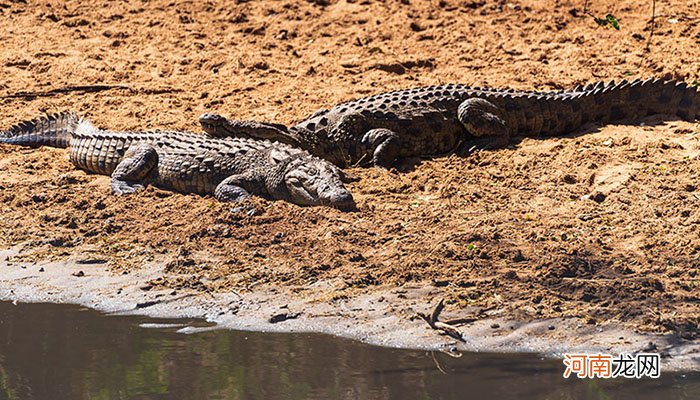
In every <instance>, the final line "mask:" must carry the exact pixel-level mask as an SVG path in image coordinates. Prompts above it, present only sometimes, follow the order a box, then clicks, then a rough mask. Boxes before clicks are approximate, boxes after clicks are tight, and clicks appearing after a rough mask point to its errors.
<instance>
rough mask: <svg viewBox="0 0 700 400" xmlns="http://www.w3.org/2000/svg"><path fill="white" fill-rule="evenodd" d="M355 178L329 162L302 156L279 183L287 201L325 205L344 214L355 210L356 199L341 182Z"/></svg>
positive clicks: (288, 167) (287, 170)
mask: <svg viewBox="0 0 700 400" xmlns="http://www.w3.org/2000/svg"><path fill="white" fill-rule="evenodd" d="M353 180H356V178H355V177H354V176H351V175H349V174H346V173H345V172H344V171H343V170H341V169H340V168H338V167H336V166H335V165H333V164H331V163H329V162H328V161H325V160H322V159H319V158H316V157H311V156H304V157H299V158H296V159H295V160H293V161H291V162H290V163H289V164H288V165H287V168H286V170H285V172H284V177H283V179H282V183H283V185H284V186H285V189H286V190H285V192H287V193H288V195H289V197H290V198H289V199H287V200H289V201H291V202H292V203H295V204H299V205H304V206H316V205H322V206H328V207H334V208H337V209H339V210H343V211H350V210H354V209H355V208H356V207H355V200H354V199H353V198H352V194H351V193H350V191H348V189H346V188H345V185H344V184H343V183H344V182H351V181H353Z"/></svg>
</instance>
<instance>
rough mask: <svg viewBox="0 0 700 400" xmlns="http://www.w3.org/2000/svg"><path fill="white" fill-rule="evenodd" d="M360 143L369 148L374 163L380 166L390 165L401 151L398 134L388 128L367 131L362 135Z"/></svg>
mask: <svg viewBox="0 0 700 400" xmlns="http://www.w3.org/2000/svg"><path fill="white" fill-rule="evenodd" d="M362 144H364V145H365V146H367V147H368V148H369V149H370V153H371V154H372V162H373V163H374V165H375V166H377V167H382V168H390V167H392V166H393V164H394V161H396V159H397V158H398V157H399V153H400V151H401V146H400V143H399V137H398V135H397V134H396V133H395V132H393V131H391V130H389V129H382V128H378V129H371V130H369V131H367V133H365V135H364V136H363V137H362Z"/></svg>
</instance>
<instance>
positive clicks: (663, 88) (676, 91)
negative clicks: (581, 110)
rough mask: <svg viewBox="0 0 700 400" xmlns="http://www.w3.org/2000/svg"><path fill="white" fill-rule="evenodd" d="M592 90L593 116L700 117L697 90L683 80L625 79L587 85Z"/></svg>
mask: <svg viewBox="0 0 700 400" xmlns="http://www.w3.org/2000/svg"><path fill="white" fill-rule="evenodd" d="M583 90H584V91H587V92H589V93H592V94H593V98H594V99H595V105H596V107H593V109H595V110H596V114H597V115H596V116H595V117H594V118H593V119H594V120H597V121H600V122H608V121H610V122H612V121H618V120H623V119H631V118H640V117H645V116H647V115H655V114H664V115H676V116H678V117H679V118H682V119H684V120H687V121H695V120H697V119H700V91H698V87H697V86H691V85H688V84H687V83H685V82H679V81H674V80H663V79H647V80H645V81H642V80H639V79H638V80H635V81H632V82H627V81H625V80H623V81H621V82H618V83H615V82H614V81H613V82H610V83H608V84H604V83H602V82H600V83H597V84H592V85H588V86H586V87H585V88H584V89H583Z"/></svg>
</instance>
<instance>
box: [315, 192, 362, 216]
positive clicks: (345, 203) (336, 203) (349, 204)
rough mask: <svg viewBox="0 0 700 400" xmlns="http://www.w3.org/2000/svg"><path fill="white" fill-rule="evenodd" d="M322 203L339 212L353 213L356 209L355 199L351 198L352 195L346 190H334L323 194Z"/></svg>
mask: <svg viewBox="0 0 700 400" xmlns="http://www.w3.org/2000/svg"><path fill="white" fill-rule="evenodd" d="M323 197H324V199H323V200H324V201H323V203H324V204H326V205H328V206H330V207H333V208H337V209H339V210H341V211H353V210H356V209H357V205H356V204H355V199H353V198H352V193H350V191H349V190H347V189H344V188H343V189H340V190H338V189H337V190H334V191H331V192H327V193H325V194H324V196H323Z"/></svg>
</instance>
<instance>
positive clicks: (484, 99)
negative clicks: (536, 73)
mask: <svg viewBox="0 0 700 400" xmlns="http://www.w3.org/2000/svg"><path fill="white" fill-rule="evenodd" d="M652 114H666V115H676V116H678V117H680V118H682V119H685V120H690V121H693V120H696V119H697V118H699V117H700V92H698V90H697V88H695V87H688V86H687V85H686V84H685V83H676V82H668V81H662V80H653V79H649V80H646V81H640V80H636V81H634V82H627V81H622V82H620V83H617V84H615V83H614V82H611V83H609V84H604V83H602V82H600V83H597V84H591V85H588V86H586V87H576V88H575V89H573V90H568V91H559V92H548V93H545V92H527V91H513V90H500V89H487V88H478V87H469V86H465V85H458V84H450V85H441V86H429V87H423V88H415V89H408V90H399V91H394V92H388V93H382V94H378V95H375V96H370V97H365V98H361V99H357V100H353V101H349V102H345V103H342V104H339V105H336V106H335V107H333V108H331V109H330V110H322V111H319V112H317V113H315V114H314V115H313V116H311V117H310V118H308V119H307V120H305V121H303V122H301V123H299V124H297V125H295V126H293V127H291V128H289V129H284V128H283V127H280V126H279V125H276V124H264V123H258V122H250V121H235V120H227V119H226V118H224V117H222V116H220V115H217V114H204V115H202V116H201V117H200V123H201V124H202V127H203V128H204V130H205V131H207V132H208V133H209V134H210V135H213V136H218V137H223V136H233V137H236V136H245V137H258V138H263V137H264V138H265V139H268V140H279V141H283V142H286V143H292V144H296V145H298V146H300V147H302V148H303V149H305V150H308V151H309V152H310V153H312V154H314V155H316V156H318V157H322V158H324V159H326V160H329V161H331V162H332V163H334V164H336V165H338V166H341V167H345V166H352V165H357V164H363V165H366V164H374V165H378V166H383V167H391V166H394V165H395V164H396V161H397V160H398V159H401V158H409V157H427V156H434V155H439V154H446V153H450V152H453V151H454V150H455V149H456V148H457V147H458V146H459V145H460V144H462V143H471V142H472V141H473V142H474V144H477V146H484V145H486V146H484V147H498V146H503V145H506V144H507V143H509V141H510V139H511V138H513V137H517V136H528V137H542V136H554V135H562V134H567V133H571V132H574V131H575V130H577V129H579V128H580V127H581V126H583V125H584V124H587V123H610V122H615V121H632V120H637V119H639V118H641V117H644V116H647V115H652ZM256 127H257V129H256ZM244 128H245V129H244Z"/></svg>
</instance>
